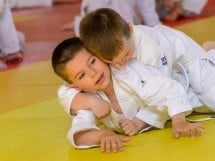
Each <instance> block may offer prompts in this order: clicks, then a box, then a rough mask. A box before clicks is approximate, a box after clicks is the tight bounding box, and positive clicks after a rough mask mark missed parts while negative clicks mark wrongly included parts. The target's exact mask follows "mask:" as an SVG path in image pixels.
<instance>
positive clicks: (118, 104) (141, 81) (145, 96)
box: [52, 38, 202, 152]
mask: <svg viewBox="0 0 215 161" xmlns="http://www.w3.org/2000/svg"><path fill="white" fill-rule="evenodd" d="M52 66H53V69H54V71H55V73H56V74H57V75H59V76H60V77H61V78H63V79H64V80H65V81H67V82H68V83H69V86H70V87H72V88H78V89H79V90H82V91H95V92H96V93H97V95H99V96H100V97H101V98H103V99H105V100H106V101H110V102H111V105H112V112H111V114H110V115H109V116H108V117H107V118H104V119H103V120H102V122H103V123H104V124H105V125H106V126H107V127H109V128H113V129H115V130H116V131H118V132H125V133H127V134H129V133H130V132H133V131H135V132H134V133H131V134H132V135H134V134H136V133H138V132H140V131H141V130H145V127H147V125H152V126H155V127H158V128H163V126H164V124H165V122H166V121H167V120H168V118H169V116H170V117H171V118H172V126H173V135H174V137H178V135H185V136H199V135H201V130H202V125H201V124H199V123H188V122H186V121H185V115H186V114H188V113H190V112H191V111H192V107H191V106H190V104H189V101H188V100H187V95H186V93H185V90H184V88H183V87H182V86H181V85H180V84H179V83H178V82H177V81H175V80H173V79H170V78H169V77H166V76H164V75H163V74H162V73H161V72H160V71H158V70H157V69H156V68H153V67H150V66H145V65H143V64H142V63H141V62H138V61H137V60H131V62H130V63H129V64H128V65H127V67H125V68H124V69H123V70H119V69H117V68H111V70H110V69H109V67H108V66H107V64H105V63H103V62H102V61H101V60H99V59H98V58H96V57H95V56H93V55H92V54H91V53H89V52H88V51H87V50H86V49H85V47H84V44H83V42H82V41H80V39H79V38H70V39H67V40H65V41H63V42H62V43H60V44H59V45H58V46H57V47H56V48H55V50H54V52H53V56H52ZM140 67H141V70H139V68H140ZM111 74H112V75H111ZM131 78H132V79H131ZM99 91H101V92H99ZM96 93H94V94H96ZM146 105H148V107H146ZM95 121H96V120H95V117H94V115H93V114H92V113H91V111H86V110H80V111H78V114H77V116H75V117H74V119H73V125H72V128H71V130H70V131H69V133H68V137H69V139H70V141H71V142H72V144H73V145H74V146H76V147H78V148H86V147H92V146H95V145H98V144H100V145H101V147H102V150H103V151H106V152H109V151H113V152H115V151H118V150H120V149H121V147H122V141H123V140H124V139H121V138H119V136H117V135H116V134H114V133H112V132H109V131H108V132H107V131H106V130H102V129H99V128H98V127H97V126H96V123H95ZM109 139H111V140H112V141H111V142H112V143H110V141H109ZM115 145H116V147H115ZM108 147H111V148H110V149H109V148H108Z"/></svg>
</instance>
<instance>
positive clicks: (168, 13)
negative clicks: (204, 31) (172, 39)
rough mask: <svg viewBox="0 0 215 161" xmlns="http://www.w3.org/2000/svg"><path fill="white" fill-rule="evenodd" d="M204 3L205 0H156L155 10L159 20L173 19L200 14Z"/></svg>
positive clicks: (205, 2)
mask: <svg viewBox="0 0 215 161" xmlns="http://www.w3.org/2000/svg"><path fill="white" fill-rule="evenodd" d="M206 4H207V0H156V10H157V13H158V15H159V17H160V19H161V20H167V21H175V20H177V19H178V18H179V17H185V18H187V17H192V16H196V15H199V14H201V12H202V10H203V8H204V7H205V5H206Z"/></svg>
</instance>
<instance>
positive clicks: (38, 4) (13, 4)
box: [7, 0, 53, 8]
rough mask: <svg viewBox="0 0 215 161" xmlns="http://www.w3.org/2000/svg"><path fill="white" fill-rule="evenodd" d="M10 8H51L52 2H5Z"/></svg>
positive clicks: (44, 0)
mask: <svg viewBox="0 0 215 161" xmlns="http://www.w3.org/2000/svg"><path fill="white" fill-rule="evenodd" d="M7 1H8V2H9V4H10V8H32V7H42V6H43V7H49V6H52V4H53V0H7Z"/></svg>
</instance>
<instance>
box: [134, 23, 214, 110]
mask: <svg viewBox="0 0 215 161" xmlns="http://www.w3.org/2000/svg"><path fill="white" fill-rule="evenodd" d="M133 37H134V43H135V47H136V51H135V56H134V57H135V58H137V59H138V60H141V61H142V62H143V63H144V64H147V65H150V66H155V67H157V68H159V69H160V70H161V71H163V72H164V73H166V75H169V76H170V77H174V75H175V74H176V73H177V72H178V67H180V68H181V69H180V72H183V74H182V75H183V76H184V77H183V78H182V79H181V80H183V81H182V82H181V80H180V82H181V84H182V85H184V87H185V88H186V89H189V86H191V87H192V89H191V90H193V91H194V93H195V94H196V95H197V96H198V98H199V100H200V101H201V103H202V104H204V105H206V106H208V107H209V108H210V109H211V110H212V111H215V96H214V93H215V84H214V80H215V59H214V54H213V53H211V54H208V53H207V52H206V51H205V50H203V48H202V47H201V46H199V45H198V44H197V43H196V42H195V41H193V40H192V39H191V38H189V37H188V36H186V35H185V34H184V33H182V32H180V31H177V30H175V29H171V28H169V27H167V26H163V25H157V26H155V27H154V28H149V27H147V26H143V25H139V26H134V34H133ZM196 105H198V101H196Z"/></svg>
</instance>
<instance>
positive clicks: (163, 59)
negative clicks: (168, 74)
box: [161, 55, 168, 65]
mask: <svg viewBox="0 0 215 161" xmlns="http://www.w3.org/2000/svg"><path fill="white" fill-rule="evenodd" d="M161 63H162V65H167V64H168V63H167V59H166V57H165V55H164V56H163V57H161Z"/></svg>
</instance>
